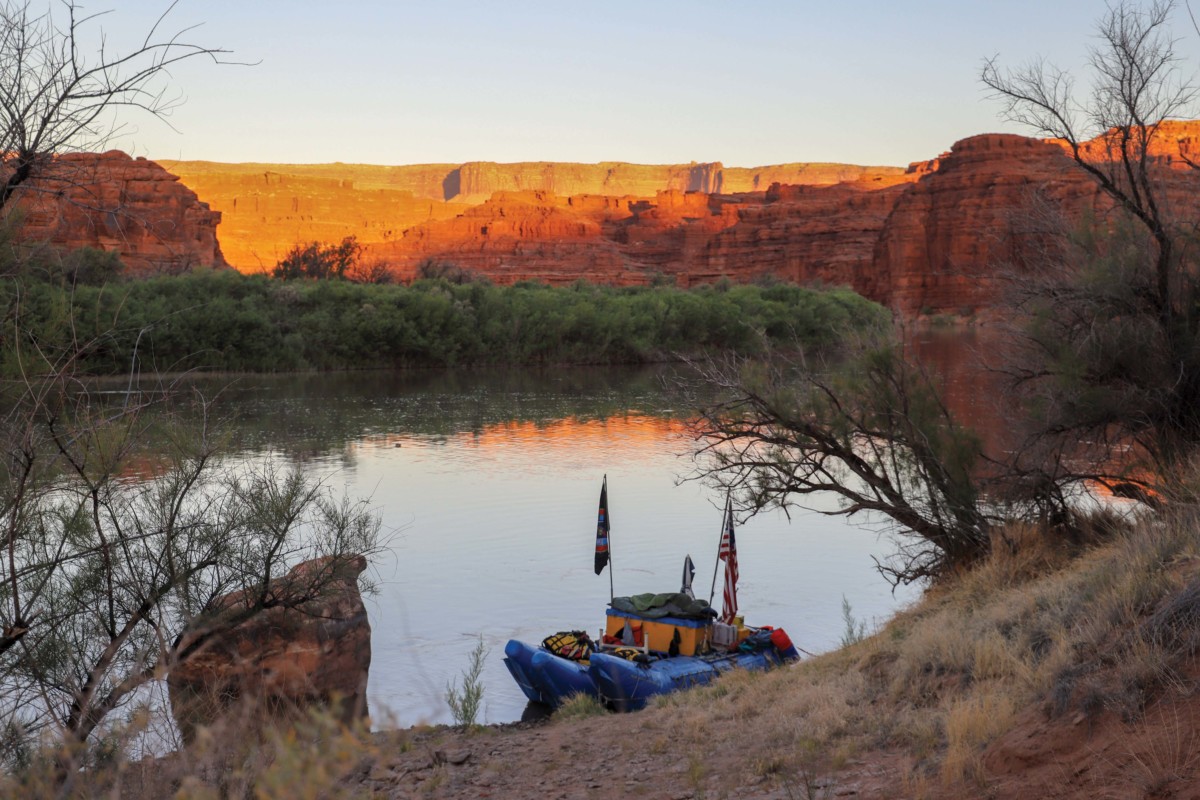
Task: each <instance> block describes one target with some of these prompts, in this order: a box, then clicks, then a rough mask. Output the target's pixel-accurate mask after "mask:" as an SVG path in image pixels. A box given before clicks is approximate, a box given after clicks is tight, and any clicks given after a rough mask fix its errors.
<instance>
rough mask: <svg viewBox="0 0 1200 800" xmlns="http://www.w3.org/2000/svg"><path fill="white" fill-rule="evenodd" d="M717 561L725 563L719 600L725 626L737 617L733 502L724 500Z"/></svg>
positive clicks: (736, 565) (736, 570)
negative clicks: (723, 524) (723, 580)
mask: <svg viewBox="0 0 1200 800" xmlns="http://www.w3.org/2000/svg"><path fill="white" fill-rule="evenodd" d="M717 559H718V560H720V561H724V562H725V591H724V595H723V596H722V598H721V621H722V622H724V623H725V624H727V625H732V624H733V618H734V617H736V616H737V613H738V604H737V581H738V563H737V542H736V541H735V540H734V536H733V502H732V500H731V499H729V498H726V499H725V527H724V528H722V529H721V547H720V549H719V550H718V551H717Z"/></svg>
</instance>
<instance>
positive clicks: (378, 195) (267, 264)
mask: <svg viewBox="0 0 1200 800" xmlns="http://www.w3.org/2000/svg"><path fill="white" fill-rule="evenodd" d="M1162 133H1163V136H1162V141H1161V142H1160V144H1159V145H1157V146H1156V148H1155V150H1154V151H1153V152H1152V154H1151V155H1152V158H1153V160H1154V163H1155V164H1156V167H1157V170H1158V173H1159V174H1158V179H1159V180H1161V181H1163V182H1164V185H1165V186H1166V187H1167V195H1166V197H1167V198H1168V200H1169V204H1170V206H1171V208H1172V209H1173V210H1174V211H1175V212H1176V213H1178V214H1181V215H1184V216H1186V217H1187V218H1197V217H1200V191H1197V190H1198V189H1200V171H1197V170H1195V169H1192V168H1191V167H1190V166H1189V165H1188V162H1189V161H1192V162H1198V161H1200V123H1168V124H1164V126H1163V128H1162ZM1084 151H1085V152H1086V153H1088V154H1089V156H1091V157H1095V158H1100V157H1101V156H1102V155H1103V153H1104V152H1106V143H1105V142H1104V141H1103V140H1098V141H1097V142H1092V143H1089V144H1087V145H1086V146H1085V148H1084ZM167 163H168V165H169V166H170V168H171V170H173V171H174V172H176V173H177V174H179V175H181V176H182V177H183V179H184V180H183V181H181V180H179V179H177V178H176V177H175V175H173V174H171V173H170V172H168V171H167V170H165V169H163V168H162V167H160V166H159V165H157V164H155V163H153V162H150V161H146V160H144V159H132V158H130V157H129V156H126V155H124V154H122V153H115V152H110V153H104V154H99V155H72V156H63V157H61V158H60V159H58V160H57V161H56V162H55V171H56V172H55V174H52V177H51V178H47V179H43V180H41V181H40V182H35V183H33V184H30V186H29V187H27V189H26V190H25V191H23V192H22V197H21V200H20V203H19V207H20V209H21V213H22V215H23V217H24V225H23V227H22V229H21V236H22V237H23V238H24V239H25V240H26V241H29V242H42V241H46V242H51V243H54V244H58V245H62V246H66V247H78V246H83V245H86V246H90V247H98V248H103V249H106V250H112V251H116V252H118V253H119V254H120V255H121V257H122V259H123V260H124V261H125V262H126V263H127V264H128V265H129V267H130V269H131V271H133V272H134V273H135V274H153V273H158V272H164V271H177V270H180V269H185V268H190V267H204V268H219V267H224V266H225V265H226V259H228V261H229V262H231V263H232V264H233V265H234V266H235V267H237V268H239V269H242V270H244V271H259V270H264V269H270V268H271V267H272V266H274V264H275V263H276V262H277V261H278V260H279V258H281V257H282V256H283V255H284V254H285V253H286V252H287V250H288V249H290V248H291V247H292V246H294V245H296V244H299V243H306V242H309V241H322V242H337V241H339V240H340V239H342V238H344V237H346V236H356V237H358V239H359V241H360V243H362V244H364V245H365V257H366V258H367V259H368V260H370V261H375V262H381V263H383V264H386V266H387V267H388V269H389V270H390V271H391V272H392V274H393V275H394V276H395V277H396V278H398V279H402V280H406V279H411V278H413V277H415V276H417V275H419V274H420V273H421V271H422V267H423V265H427V264H428V265H443V266H445V265H452V266H454V267H456V268H458V269H462V270H467V271H469V272H475V273H478V274H480V275H484V276H487V277H489V278H490V279H492V280H494V281H496V282H500V283H509V282H514V281H518V280H527V279H533V280H541V281H546V282H549V283H554V284H565V283H570V282H573V281H576V280H580V279H585V280H592V281H599V282H606V283H614V284H622V285H632V284H647V283H653V282H658V281H662V280H667V281H672V282H674V283H675V284H677V285H680V286H688V285H692V284H695V283H698V282H707V281H713V280H717V279H720V278H730V279H732V280H735V281H750V280H756V279H761V278H777V279H784V280H789V281H797V282H822V283H827V284H843V285H848V286H851V287H852V288H854V289H855V290H857V291H859V292H861V293H862V294H864V295H866V296H867V297H870V298H872V299H875V300H878V301H880V302H883V303H885V304H888V305H890V306H892V307H894V308H895V309H897V310H898V311H899V312H901V313H902V314H904V315H906V316H913V315H918V314H922V313H926V314H928V313H945V312H950V313H978V312H980V311H981V310H986V309H988V308H990V307H992V306H994V305H995V304H996V302H997V300H998V298H999V296H1000V295H1001V294H1002V293H1003V291H1004V287H1005V284H1006V283H1007V282H1008V281H1010V280H1012V279H1016V280H1020V278H1021V275H1023V274H1025V273H1027V272H1028V271H1029V270H1033V269H1037V268H1038V266H1037V260H1036V257H1035V256H1036V255H1037V253H1038V252H1039V250H1040V249H1042V246H1043V245H1044V243H1045V242H1044V236H1045V235H1046V225H1047V224H1048V220H1047V216H1046V215H1047V214H1048V213H1051V212H1049V211H1048V209H1053V212H1052V215H1057V217H1056V219H1058V218H1061V220H1065V221H1066V223H1065V224H1072V221H1073V220H1074V221H1077V220H1078V219H1080V218H1082V217H1083V215H1085V214H1087V215H1090V216H1091V217H1092V218H1093V219H1096V220H1098V221H1100V222H1101V223H1103V221H1104V220H1105V219H1106V215H1107V213H1108V211H1109V210H1110V209H1111V207H1112V204H1111V201H1110V200H1109V199H1108V198H1107V196H1105V195H1104V194H1103V193H1102V192H1100V191H1099V189H1098V188H1097V185H1096V184H1095V182H1094V181H1093V180H1092V179H1091V178H1090V177H1088V176H1087V175H1086V174H1085V173H1084V172H1083V171H1082V170H1080V169H1079V168H1078V167H1077V166H1076V165H1074V164H1073V163H1072V161H1071V160H1070V158H1069V157H1068V155H1067V152H1066V151H1064V149H1063V148H1062V146H1061V143H1056V142H1045V141H1040V140H1034V139H1027V138H1024V137H1020V136H1012V135H1001V134H986V135H982V136H976V137H971V138H968V139H965V140H963V141H961V142H958V143H957V144H955V145H954V146H953V147H952V148H951V149H950V150H949V151H948V152H946V153H943V154H941V155H940V156H938V157H936V158H933V159H930V160H928V161H923V162H918V163H914V164H912V165H910V166H909V167H908V168H907V169H900V168H876V167H854V166H847V165H837V164H834V165H828V164H804V163H796V164H784V165H778V166H773V167H757V168H753V169H742V168H726V167H723V166H722V165H721V164H720V163H716V162H714V163H707V164H685V165H666V166H661V165H660V166H648V165H637V164H621V163H615V162H614V163H606V164H549V163H542V162H531V163H526V164H515V165H499V164H491V163H486V162H472V163H469V164H459V165H448V164H434V165H416V166H411V167H375V166H370V165H354V164H327V165H309V166H278V165H276V166H272V165H264V164H235V165H225V164H213V163H209V162H167ZM185 183H186V184H187V185H186V186H185V185H184V184H185ZM764 184H765V185H764ZM197 194H198V195H199V197H197ZM484 195H486V197H485V196H484ZM446 197H452V198H455V199H456V200H455V201H454V202H446V200H445V198H446ZM200 198H203V200H201V199H200ZM467 201H472V202H467ZM210 204H211V205H210ZM218 223H220V227H219V229H218V228H217V225H218ZM1057 224H1060V226H1061V224H1063V223H1061V222H1059V223H1057ZM218 232H219V235H220V237H221V246H218V244H217V233H218ZM222 250H224V255H223V253H222Z"/></svg>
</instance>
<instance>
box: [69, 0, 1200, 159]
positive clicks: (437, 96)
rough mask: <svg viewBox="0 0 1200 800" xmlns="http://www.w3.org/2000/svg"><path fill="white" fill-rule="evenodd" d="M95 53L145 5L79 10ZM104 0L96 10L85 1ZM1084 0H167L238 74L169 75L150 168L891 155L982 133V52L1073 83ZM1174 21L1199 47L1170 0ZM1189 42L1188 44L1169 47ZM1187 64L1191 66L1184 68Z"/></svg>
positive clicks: (137, 127) (144, 17) (127, 28)
mask: <svg viewBox="0 0 1200 800" xmlns="http://www.w3.org/2000/svg"><path fill="white" fill-rule="evenodd" d="M83 1H84V3H85V4H86V6H87V8H88V9H89V10H100V9H102V8H110V9H113V13H111V14H108V15H105V16H104V17H102V18H101V21H102V23H103V26H104V28H105V32H106V35H107V36H108V39H109V42H110V45H119V44H121V43H122V42H125V41H128V37H129V36H131V35H133V34H141V33H144V32H145V29H146V28H147V26H148V25H149V24H151V23H152V22H153V20H154V19H156V18H157V17H158V16H159V14H161V12H162V11H163V9H165V8H166V7H167V5H168V2H166V0H83ZM106 3H107V4H106ZM1104 9H1105V4H1104V2H1103V0H1052V2H1047V0H1040V1H1038V2H1033V1H1032V0H1004V1H1003V2H991V1H989V0H974V2H962V1H961V0H955V2H948V1H947V0H859V1H858V2H854V3H849V2H837V0H822V1H821V2H810V0H791V1H790V2H784V1H783V0H779V1H775V0H758V1H756V0H741V2H737V1H736V0H725V1H724V2H709V1H708V0H690V1H689V2H675V1H674V0H640V2H626V1H625V0H609V2H605V3H580V2H569V1H568V2H563V1H562V0H560V1H559V2H532V1H529V2H526V1H525V0H504V2H497V1H496V0H492V1H491V2H466V1H465V0H427V1H426V2H419V3H417V2H406V1H405V0H341V1H340V2H334V1H333V0H325V1H324V2H316V1H315V0H179V2H178V4H177V6H176V7H175V8H174V10H173V11H172V12H171V14H170V15H169V16H168V18H167V20H166V22H165V23H164V24H165V25H166V26H167V27H168V28H170V29H171V31H172V32H174V31H175V30H178V29H181V28H185V27H189V26H192V25H198V27H197V28H195V29H194V30H192V31H190V32H189V33H188V34H187V35H188V36H189V37H190V38H191V39H192V40H193V41H197V42H199V43H202V44H205V45H208V46H213V47H221V48H224V49H228V50H230V51H232V52H231V53H229V54H228V55H226V56H225V58H227V59H229V60H230V61H237V62H243V63H242V64H229V65H215V64H212V63H210V62H209V63H205V62H202V61H200V60H195V61H192V62H189V63H185V64H183V65H180V66H178V67H176V68H175V69H173V71H172V74H171V79H172V90H173V91H175V92H176V93H178V95H179V97H180V99H181V100H182V103H181V104H180V105H179V106H178V107H177V108H175V109H174V111H173V113H172V115H171V116H170V118H169V123H170V124H169V125H166V124H164V123H162V122H160V121H158V120H155V119H153V118H147V117H136V118H135V117H130V118H129V119H128V120H127V122H129V123H130V128H129V130H128V131H127V135H125V136H124V137H122V138H121V139H119V140H117V141H115V142H114V144H115V145H117V146H120V147H122V148H123V149H126V150H129V151H130V152H132V153H134V154H135V155H144V156H148V157H152V158H156V159H161V160H167V159H208V160H214V161H259V162H275V163H326V162H334V161H342V162H357V163H371V164H417V163H455V164H456V163H461V162H464V161H501V162H510V161H579V162H589V163H590V162H596V161H629V162H635V163H686V162H689V161H700V162H704V161H720V162H722V163H723V164H725V165H726V166H761V165H766V164H777V163H785V162H793V161H830V162H847V163H855V164H870V165H905V164H908V163H910V162H912V161H917V160H923V159H927V158H931V157H933V156H936V155H938V154H939V153H941V152H943V151H945V150H948V149H949V147H950V145H951V144H953V143H954V142H955V141H957V140H958V139H961V138H964V137H966V136H971V135H974V134H977V133H984V132H989V131H1009V132H1014V133H1021V132H1024V131H1023V130H1022V129H1020V128H1019V127H1016V126H1014V125H1012V124H1011V123H1007V122H1005V121H1004V120H1002V119H1001V118H1000V117H999V116H998V112H999V111H1000V105H999V103H997V102H996V101H995V100H994V99H989V97H988V92H987V90H986V89H985V87H983V86H982V84H981V83H980V82H979V72H980V69H981V66H982V63H983V60H984V59H985V58H987V57H991V56H999V57H1000V60H1001V63H1002V64H1004V65H1011V66H1020V65H1021V64H1024V63H1026V62H1027V61H1029V60H1030V59H1032V58H1035V57H1037V56H1045V57H1046V58H1048V59H1049V60H1051V61H1053V62H1054V63H1056V64H1058V65H1060V66H1062V67H1066V68H1070V69H1073V70H1079V71H1081V72H1082V71H1083V69H1084V67H1085V65H1086V52H1087V47H1088V45H1089V44H1091V43H1093V42H1094V30H1095V23H1096V20H1097V19H1098V18H1099V17H1100V16H1101V15H1102V14H1103V12H1104ZM1174 31H1175V32H1176V34H1177V35H1178V36H1179V37H1180V49H1181V51H1182V52H1183V54H1184V55H1188V56H1192V55H1200V35H1198V34H1197V33H1196V31H1195V30H1194V29H1193V28H1191V23H1190V21H1189V20H1188V17H1187V13H1186V8H1184V9H1182V13H1179V14H1177V15H1176V20H1175V25H1174ZM1189 34H1190V36H1189ZM1197 63H1200V59H1194V60H1192V61H1191V62H1190V66H1194V65H1195V64H1197Z"/></svg>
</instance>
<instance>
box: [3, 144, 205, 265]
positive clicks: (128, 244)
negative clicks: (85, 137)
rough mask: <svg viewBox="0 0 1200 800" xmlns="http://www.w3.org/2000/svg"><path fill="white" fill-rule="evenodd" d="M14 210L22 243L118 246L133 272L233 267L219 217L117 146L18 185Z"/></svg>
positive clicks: (57, 164) (66, 159)
mask: <svg viewBox="0 0 1200 800" xmlns="http://www.w3.org/2000/svg"><path fill="white" fill-rule="evenodd" d="M13 210H17V211H18V212H19V213H20V214H21V215H22V224H21V228H20V233H19V237H20V238H21V240H22V241H25V242H27V243H47V244H50V245H53V246H56V247H62V248H67V249H71V248H78V247H94V248H99V249H102V250H109V251H113V252H116V253H118V254H119V255H120V257H121V260H122V261H124V262H125V265H126V267H127V268H128V269H129V271H130V272H131V273H133V274H135V275H147V274H156V273H160V272H178V271H180V270H185V269H194V268H207V269H215V268H225V267H227V266H228V265H227V264H226V262H225V258H224V256H223V255H222V254H221V248H220V246H219V245H218V243H217V233H216V231H217V224H218V223H219V222H220V221H221V214H220V213H219V212H217V211H213V210H211V209H210V208H209V206H208V204H207V203H203V202H201V201H200V200H199V199H198V198H197V197H196V193H195V192H194V191H192V190H191V189H189V188H188V187H187V186H185V185H183V184H182V183H181V182H180V181H179V179H178V178H177V177H175V176H174V175H172V174H170V173H169V172H167V171H166V170H164V169H163V168H162V167H160V166H159V165H158V164H155V163H154V162H153V161H147V160H146V159H144V158H138V159H134V158H131V157H130V156H128V155H126V154H125V153H122V152H119V151H115V150H114V151H110V152H107V153H101V154H95V153H81V154H72V155H64V156H60V157H59V158H57V159H56V160H55V161H54V162H53V164H51V165H50V166H49V167H47V168H46V169H44V170H43V171H42V173H41V175H40V176H39V177H37V178H35V179H34V180H32V181H30V182H29V183H27V184H25V185H23V186H22V187H21V188H20V190H19V191H18V194H17V195H16V197H15V203H14V209H13Z"/></svg>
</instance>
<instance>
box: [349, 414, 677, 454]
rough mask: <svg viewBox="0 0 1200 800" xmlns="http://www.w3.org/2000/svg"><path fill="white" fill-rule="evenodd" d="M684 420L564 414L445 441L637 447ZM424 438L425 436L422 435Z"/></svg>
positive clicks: (367, 441) (392, 439) (381, 442)
mask: <svg viewBox="0 0 1200 800" xmlns="http://www.w3.org/2000/svg"><path fill="white" fill-rule="evenodd" d="M685 429H686V428H685V425H684V423H683V420H680V419H672V418H667V417H656V416H650V415H645V414H625V415H614V416H610V417H604V418H601V419H595V418H589V419H584V418H580V417H565V418H563V419H558V420H552V421H548V422H547V421H538V422H532V421H526V420H508V421H505V422H499V423H495V424H492V425H486V426H484V427H482V428H481V429H479V430H478V431H463V432H459V433H455V434H451V435H449V436H446V437H445V438H444V440H443V441H446V442H454V443H456V444H464V445H469V446H472V447H479V448H489V447H497V448H498V447H514V446H524V445H531V446H532V445H537V446H540V447H547V446H549V447H554V446H556V445H561V446H563V447H571V448H575V449H578V448H583V447H589V446H597V445H601V444H612V443H613V442H614V441H620V442H621V443H622V444H625V445H632V446H634V447H636V446H637V445H639V444H646V445H657V444H660V443H662V442H665V441H670V440H673V439H676V438H678V436H679V435H680V434H682V433H683V432H684V431H685ZM416 438H418V437H416V436H414V435H413V434H407V433H406V434H400V433H382V434H376V435H374V436H368V437H364V438H363V439H360V440H359V441H358V442H355V443H354V445H352V446H354V447H362V448H374V447H402V446H404V445H405V444H407V443H409V442H412V441H414V439H416ZM421 438H425V437H421Z"/></svg>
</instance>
